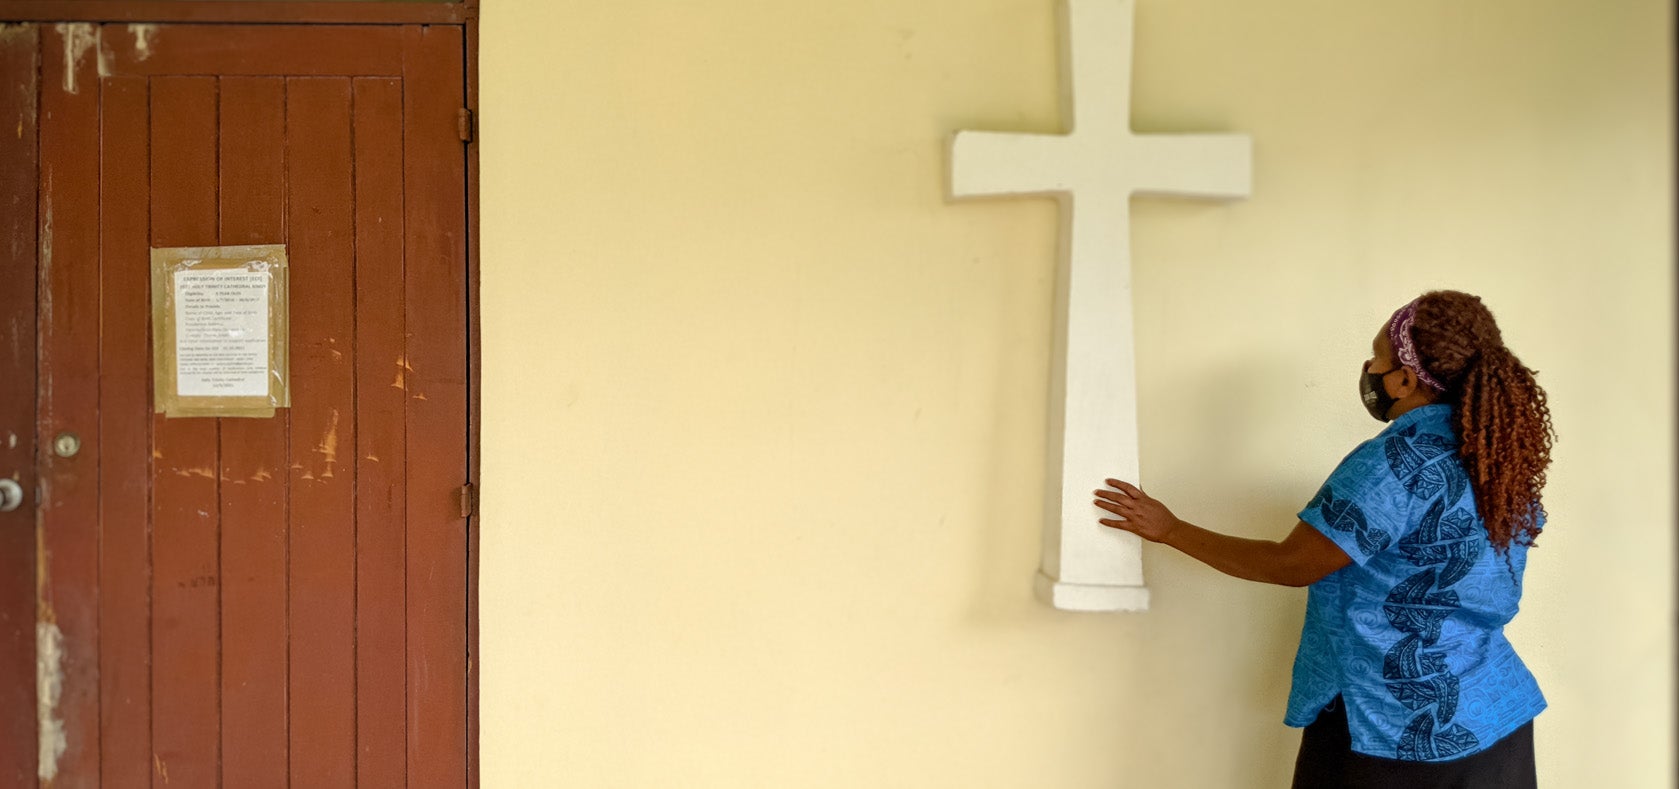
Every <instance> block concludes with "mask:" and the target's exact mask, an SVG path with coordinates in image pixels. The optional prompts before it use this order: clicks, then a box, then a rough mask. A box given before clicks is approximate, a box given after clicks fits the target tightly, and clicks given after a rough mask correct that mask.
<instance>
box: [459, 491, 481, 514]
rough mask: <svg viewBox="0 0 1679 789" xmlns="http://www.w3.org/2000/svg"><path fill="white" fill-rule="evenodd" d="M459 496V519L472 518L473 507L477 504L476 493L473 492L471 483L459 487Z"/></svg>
mask: <svg viewBox="0 0 1679 789" xmlns="http://www.w3.org/2000/svg"><path fill="white" fill-rule="evenodd" d="M460 495H461V517H462V518H470V517H472V509H473V505H475V504H477V503H478V496H477V491H474V490H473V489H472V483H470V482H468V483H467V484H465V485H462V486H461V490H460Z"/></svg>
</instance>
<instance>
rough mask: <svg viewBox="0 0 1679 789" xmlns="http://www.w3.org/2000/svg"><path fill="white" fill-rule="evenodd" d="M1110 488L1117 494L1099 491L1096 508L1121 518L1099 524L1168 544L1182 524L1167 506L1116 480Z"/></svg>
mask: <svg viewBox="0 0 1679 789" xmlns="http://www.w3.org/2000/svg"><path fill="white" fill-rule="evenodd" d="M1108 485H1110V486H1112V487H1113V488H1115V489H1117V490H1106V489H1100V490H1097V491H1096V506H1098V507H1101V508H1102V509H1104V510H1107V511H1108V512H1111V513H1114V514H1115V515H1118V516H1120V517H1119V518H1100V519H1098V520H1097V521H1096V522H1097V523H1100V524H1102V525H1103V526H1111V527H1113V528H1115V529H1124V530H1125V531H1128V532H1131V533H1132V534H1135V535H1137V536H1139V537H1142V538H1143V539H1145V540H1149V541H1151V542H1163V541H1165V539H1166V536H1167V535H1169V534H1171V533H1172V531H1173V530H1175V529H1177V528H1178V526H1179V525H1181V524H1182V523H1183V521H1180V520H1178V518H1177V516H1176V515H1173V514H1172V511H1171V510H1169V509H1166V505H1164V504H1161V503H1160V501H1159V500H1158V499H1155V498H1151V497H1150V496H1149V495H1148V494H1147V493H1144V492H1143V491H1142V489H1141V488H1139V487H1137V486H1136V485H1132V484H1131V483H1129V482H1122V481H1120V480H1117V479H1110V480H1108Z"/></svg>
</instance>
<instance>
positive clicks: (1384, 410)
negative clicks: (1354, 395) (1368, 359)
mask: <svg viewBox="0 0 1679 789" xmlns="http://www.w3.org/2000/svg"><path fill="white" fill-rule="evenodd" d="M1398 370H1399V368H1398V367H1395V368H1393V369H1392V370H1389V371H1387V372H1386V373H1373V372H1370V365H1365V366H1364V374H1363V375H1360V376H1359V377H1358V394H1359V397H1360V398H1362V399H1363V400H1364V410H1366V411H1369V412H1370V415H1371V416H1373V417H1375V418H1376V421H1378V422H1386V421H1388V411H1389V410H1391V409H1392V408H1393V404H1394V403H1397V402H1399V398H1397V397H1394V396H1393V395H1390V394H1388V390H1387V387H1386V386H1383V385H1382V380H1383V379H1384V378H1387V376H1388V373H1393V372H1397V371H1398Z"/></svg>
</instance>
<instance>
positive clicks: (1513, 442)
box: [1412, 290, 1556, 552]
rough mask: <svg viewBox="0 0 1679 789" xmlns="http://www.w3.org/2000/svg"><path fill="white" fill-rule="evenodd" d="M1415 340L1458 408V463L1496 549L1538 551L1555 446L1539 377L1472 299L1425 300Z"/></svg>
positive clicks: (1434, 294) (1450, 295) (1438, 293)
mask: <svg viewBox="0 0 1679 789" xmlns="http://www.w3.org/2000/svg"><path fill="white" fill-rule="evenodd" d="M1412 336H1413V337H1414V338H1415V340H1416V346H1417V355H1418V356H1419V357H1421V360H1422V365H1423V367H1424V368H1425V369H1426V370H1427V371H1428V373H1429V374H1431V375H1433V376H1434V378H1435V379H1436V380H1438V381H1439V382H1440V383H1441V384H1443V385H1444V386H1445V387H1446V391H1445V392H1444V393H1443V394H1442V395H1441V396H1440V399H1441V400H1442V401H1443V402H1448V403H1450V404H1451V406H1452V419H1453V422H1454V424H1455V425H1456V427H1457V433H1458V455H1459V456H1460V457H1461V459H1462V460H1463V467H1464V469H1465V470H1466V471H1468V472H1469V479H1470V481H1471V483H1472V484H1473V485H1474V489H1475V501H1476V506H1477V507H1478V508H1479V509H1480V513H1481V519H1482V520H1484V521H1485V522H1486V525H1487V535H1488V537H1489V538H1490V539H1491V540H1492V544H1493V545H1494V546H1495V547H1496V548H1497V549H1498V550H1499V551H1500V552H1508V551H1509V548H1510V544H1511V543H1513V542H1514V543H1518V544H1521V545H1533V541H1534V538H1535V537H1537V536H1538V535H1539V532H1540V530H1541V529H1542V526H1541V522H1542V521H1541V519H1542V518H1543V517H1544V515H1545V507H1544V504H1543V503H1541V501H1540V495H1541V492H1542V491H1543V489H1544V487H1545V469H1546V467H1547V466H1549V465H1550V464H1551V443H1552V442H1553V441H1554V440H1555V439H1556V433H1555V432H1554V431H1553V430H1552V429H1551V410H1550V408H1549V407H1548V406H1547V405H1546V402H1545V390H1544V389H1542V388H1540V386H1539V383H1538V381H1536V380H1534V374H1535V373H1536V372H1537V371H1535V370H1532V369H1529V368H1528V367H1527V366H1525V365H1523V364H1522V362H1521V360H1520V359H1517V358H1516V355H1515V354H1513V353H1511V352H1510V349H1509V348H1507V347H1505V345H1504V338H1503V336H1502V335H1501V334H1500V332H1499V330H1498V324H1497V323H1496V322H1495V321H1494V320H1493V317H1492V312H1491V311H1490V310H1488V309H1487V307H1486V305H1485V304H1482V303H1481V300H1480V298H1478V297H1476V296H1472V295H1470V294H1468V293H1463V292H1460V291H1455V290H1435V291H1429V292H1428V293H1425V294H1423V296H1422V298H1420V299H1418V301H1417V319H1416V323H1415V325H1414V326H1413V327H1412Z"/></svg>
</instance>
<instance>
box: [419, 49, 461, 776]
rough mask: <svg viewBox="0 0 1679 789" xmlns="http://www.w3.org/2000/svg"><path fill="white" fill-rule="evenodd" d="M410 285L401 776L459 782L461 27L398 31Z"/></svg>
mask: <svg viewBox="0 0 1679 789" xmlns="http://www.w3.org/2000/svg"><path fill="white" fill-rule="evenodd" d="M404 34H405V40H404V63H403V78H404V84H405V91H404V102H403V109H404V128H405V130H406V137H405V139H406V142H405V146H404V167H405V177H404V183H405V185H406V189H407V205H406V213H407V223H406V225H405V229H404V233H405V235H406V239H407V240H406V243H405V245H404V250H405V251H404V254H405V255H406V257H407V267H408V268H407V270H408V276H407V280H406V281H407V287H408V304H407V309H408V331H409V332H410V334H411V336H412V337H413V341H412V342H410V343H409V344H408V362H409V366H410V367H412V368H413V369H412V370H410V371H409V374H408V438H409V440H408V628H409V631H408V694H409V702H408V737H409V742H408V760H409V763H408V774H409V780H410V782H411V783H412V785H416V786H461V785H463V784H465V783H466V781H467V764H466V705H467V695H466V694H467V670H468V666H467V655H466V624H467V622H466V582H467V578H466V567H467V556H466V528H467V521H466V519H465V518H463V517H461V511H460V505H459V500H458V498H457V493H458V491H459V490H460V488H461V486H462V485H463V484H465V482H466V480H467V469H466V456H467V454H466V453H467V446H466V425H467V402H466V391H467V390H466V387H467V345H466V331H467V315H466V211H465V195H466V152H465V149H464V147H463V145H462V143H461V141H460V139H459V137H458V136H456V134H455V128H456V127H455V123H456V119H457V117H458V113H459V112H460V109H461V108H462V107H463V106H465V105H464V101H465V75H464V74H463V73H462V64H461V60H462V54H461V53H462V49H461V47H462V40H461V31H460V29H459V28H454V27H410V28H406V29H405V31H404Z"/></svg>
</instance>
